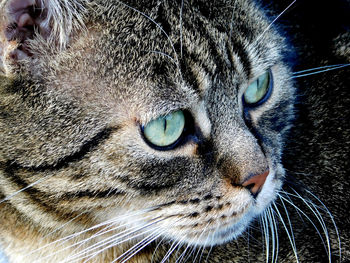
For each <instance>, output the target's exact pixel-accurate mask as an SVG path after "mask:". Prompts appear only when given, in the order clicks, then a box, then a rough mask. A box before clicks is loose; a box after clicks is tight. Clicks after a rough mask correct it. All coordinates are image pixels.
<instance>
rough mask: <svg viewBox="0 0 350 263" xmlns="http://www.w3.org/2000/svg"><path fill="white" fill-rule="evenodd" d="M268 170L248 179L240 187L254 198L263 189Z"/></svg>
mask: <svg viewBox="0 0 350 263" xmlns="http://www.w3.org/2000/svg"><path fill="white" fill-rule="evenodd" d="M269 172H270V171H269V170H267V171H265V172H264V173H262V174H257V175H253V176H251V177H249V178H248V179H247V180H246V181H244V182H243V183H242V186H244V187H245V188H247V189H248V190H249V191H250V192H251V194H252V195H253V196H254V198H256V197H257V196H258V194H259V193H260V191H261V188H262V187H263V185H264V183H265V181H266V177H267V176H268V175H269Z"/></svg>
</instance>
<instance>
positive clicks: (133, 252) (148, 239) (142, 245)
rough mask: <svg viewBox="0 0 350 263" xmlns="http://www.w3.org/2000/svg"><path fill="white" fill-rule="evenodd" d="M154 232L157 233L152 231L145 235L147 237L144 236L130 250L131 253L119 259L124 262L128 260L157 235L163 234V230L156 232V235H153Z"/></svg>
mask: <svg viewBox="0 0 350 263" xmlns="http://www.w3.org/2000/svg"><path fill="white" fill-rule="evenodd" d="M155 233H157V231H154V232H153V233H152V234H151V235H149V236H147V238H144V239H143V240H142V241H141V242H139V243H138V245H137V246H135V247H134V249H133V250H131V251H130V252H132V253H131V254H129V253H128V254H129V256H128V257H127V258H125V259H123V260H122V261H121V263H124V262H126V261H128V260H129V259H130V258H132V257H133V256H135V255H136V254H137V253H138V252H140V251H141V250H142V249H143V248H145V247H146V246H148V245H149V244H150V243H152V242H153V241H154V240H156V239H157V238H158V237H160V236H161V235H162V234H163V232H161V233H158V234H157V235H154V234H155ZM126 255H127V254H126ZM119 259H120V258H116V259H115V260H113V261H112V263H114V262H117V260H119Z"/></svg>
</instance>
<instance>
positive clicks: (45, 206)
mask: <svg viewBox="0 0 350 263" xmlns="http://www.w3.org/2000/svg"><path fill="white" fill-rule="evenodd" d="M4 175H5V177H6V178H7V179H8V180H9V181H10V182H12V183H13V184H15V185H17V186H18V187H19V188H20V189H24V190H23V191H22V192H21V193H22V194H26V195H28V196H30V197H29V199H30V200H31V201H32V202H33V203H35V204H36V206H38V208H39V209H41V210H42V211H45V212H46V213H49V214H51V215H53V216H55V217H56V218H57V219H61V218H62V217H66V218H69V217H70V216H71V215H72V213H74V212H73V211H67V210H62V209H58V207H57V203H59V202H60V201H73V200H74V201H79V199H83V198H91V199H96V198H100V199H105V198H108V197H111V196H116V195H120V194H122V192H121V191H119V190H118V189H116V188H111V189H107V190H102V191H91V190H82V191H77V192H66V193H63V194H62V195H61V196H59V197H55V198H53V197H52V195H49V194H48V193H45V192H42V191H41V190H39V189H37V188H36V187H35V186H32V187H28V188H26V187H27V186H28V185H29V184H28V183H27V182H26V181H24V180H23V179H22V178H20V177H18V176H17V175H16V174H15V169H14V168H13V167H10V166H9V167H7V168H6V169H5V172H4ZM25 188H26V189H25ZM58 214H59V215H60V216H59V217H58Z"/></svg>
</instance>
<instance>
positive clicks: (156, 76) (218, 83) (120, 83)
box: [94, 1, 280, 121]
mask: <svg viewBox="0 0 350 263" xmlns="http://www.w3.org/2000/svg"><path fill="white" fill-rule="evenodd" d="M103 12H104V13H103V14H102V15H101V16H103V17H104V16H109V19H108V21H109V22H108V23H106V22H105V21H106V19H103V21H104V22H103V23H102V24H101V25H100V26H97V29H94V30H95V31H96V32H99V33H98V34H97V35H98V40H97V42H95V45H96V46H95V50H94V54H95V62H94V64H96V63H97V64H98V66H97V68H99V69H100V71H101V72H102V77H103V82H104V83H107V86H109V89H108V90H109V91H110V93H111V96H110V97H111V98H119V99H120V98H122V100H123V102H124V103H125V104H124V105H126V107H130V106H131V105H132V107H133V108H134V109H133V110H132V111H134V112H138V114H139V115H140V116H144V117H143V118H144V121H148V120H149V119H152V118H155V117H157V116H159V115H164V114H166V113H168V112H170V111H172V110H176V109H179V108H183V109H186V108H193V107H197V105H198V103H200V100H201V99H203V97H204V96H206V94H207V93H208V91H210V90H213V89H216V90H217V89H220V90H222V91H223V92H225V93H227V94H229V95H230V96H231V97H236V96H237V94H239V93H240V92H241V91H240V89H241V87H242V86H244V85H245V86H246V85H247V83H249V81H251V80H252V79H253V78H254V77H257V76H258V75H259V74H261V73H263V72H264V71H266V70H267V69H268V68H270V67H272V66H273V65H274V64H275V63H276V62H277V61H278V60H279V55H280V54H279V52H280V49H279V44H278V43H277V42H278V37H277V36H275V35H274V34H272V33H271V32H270V31H265V29H268V26H269V25H268V23H267V22H266V21H265V20H264V19H261V16H262V14H261V13H260V11H259V9H257V8H256V6H255V5H254V4H253V3H250V2H249V1H246V2H244V3H238V2H235V1H213V2H208V1H184V2H183V3H178V4H177V5H175V4H174V2H173V1H162V2H161V3H158V2H152V1H150V2H147V3H143V4H142V5H141V4H140V3H137V2H136V3H134V2H129V1H125V2H123V3H121V2H119V1H116V2H115V5H113V6H112V7H111V8H110V10H104V11H103ZM249 12H251V13H252V14H250V15H249V14H248V13H249ZM248 27H249V28H250V29H249V30H248V29H247V28H248ZM270 36H271V37H270ZM266 39H268V41H266ZM101 72H99V75H101Z"/></svg>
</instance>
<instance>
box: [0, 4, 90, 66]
mask: <svg viewBox="0 0 350 263" xmlns="http://www.w3.org/2000/svg"><path fill="white" fill-rule="evenodd" d="M0 1H1V2H0V12H1V17H0V30H2V32H0V68H1V64H3V67H5V66H4V64H6V63H5V62H6V59H10V60H12V61H9V64H13V63H17V62H18V61H19V60H23V59H29V58H30V57H32V56H33V52H32V51H33V46H34V48H35V49H36V50H39V49H40V48H41V47H38V46H35V45H39V43H44V42H43V41H45V45H46V46H47V47H50V48H51V49H52V50H62V49H64V48H66V47H67V46H68V45H69V40H70V38H71V36H72V34H73V32H74V31H76V30H79V29H81V28H82V27H83V26H84V17H85V15H86V13H87V0H71V1H67V0H63V1H62V0H0ZM36 39H38V40H40V41H35V40H36ZM10 43H11V44H10ZM9 48H11V50H9ZM1 62H2V63H1Z"/></svg>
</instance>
